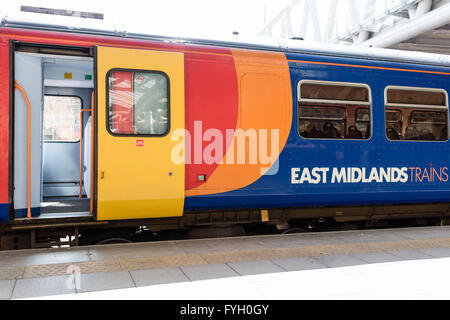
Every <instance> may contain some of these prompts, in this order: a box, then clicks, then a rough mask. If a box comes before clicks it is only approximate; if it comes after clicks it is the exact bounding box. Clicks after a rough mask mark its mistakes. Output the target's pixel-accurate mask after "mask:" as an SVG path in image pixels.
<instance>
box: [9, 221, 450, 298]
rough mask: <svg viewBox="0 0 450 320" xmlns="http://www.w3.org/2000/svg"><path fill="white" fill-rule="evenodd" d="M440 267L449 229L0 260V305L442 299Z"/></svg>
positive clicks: (69, 251)
mask: <svg viewBox="0 0 450 320" xmlns="http://www.w3.org/2000/svg"><path fill="white" fill-rule="evenodd" d="M449 267H450V226H442V227H416V228H398V229H378V230H363V231H361V230H358V231H339V232H320V233H297V234H285V235H264V236H251V237H237V238H221V239H201V240H179V241H161V242H147V243H129V244H109V245H100V246H99V245H97V246H86V247H74V248H59V249H34V250H21V251H20V250H19V251H3V252H0V299H23V298H55V297H57V298H58V299H66V298H67V299H77V298H78V299H85V298H87V299H89V298H92V299H104V298H107V297H110V298H113V299H114V298H117V299H126V298H131V299H136V298H139V299H197V298H198V299H323V298H325V299H341V298H342V299H352V298H380V299H386V298H394V299H396V298H398V299H402V298H421V297H422V296H423V298H440V297H443V298H449V297H450V292H449V290H448V288H449V286H450V279H449V280H447V278H448V277H447V276H446V273H447V271H446V270H448V268H449ZM105 290H108V291H105ZM439 290H441V291H439ZM439 293H442V294H443V295H439ZM445 295H446V296H445Z"/></svg>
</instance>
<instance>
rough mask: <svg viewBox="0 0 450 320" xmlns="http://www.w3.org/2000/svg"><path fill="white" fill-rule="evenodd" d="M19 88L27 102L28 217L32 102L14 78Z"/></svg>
mask: <svg viewBox="0 0 450 320" xmlns="http://www.w3.org/2000/svg"><path fill="white" fill-rule="evenodd" d="M17 89H19V90H20V91H21V92H22V94H23V97H24V98H25V102H26V103H27V193H28V194H27V218H31V159H30V154H31V142H30V141H31V104H30V100H28V96H27V93H26V92H25V90H24V89H23V88H22V87H21V86H20V85H19V84H18V83H17V80H14V90H17Z"/></svg>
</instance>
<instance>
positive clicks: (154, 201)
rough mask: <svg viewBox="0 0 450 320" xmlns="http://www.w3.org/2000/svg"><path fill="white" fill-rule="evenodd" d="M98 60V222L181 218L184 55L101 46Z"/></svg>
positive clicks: (97, 54) (97, 55)
mask: <svg viewBox="0 0 450 320" xmlns="http://www.w3.org/2000/svg"><path fill="white" fill-rule="evenodd" d="M96 58H97V61H96V64H97V77H96V81H97V89H96V90H97V93H96V95H97V102H98V105H97V107H96V109H97V111H96V114H95V116H96V119H95V120H96V133H97V147H98V148H97V153H96V158H97V170H96V180H97V191H96V195H97V197H96V198H97V219H98V220H119V219H120V220H126V219H145V218H160V217H175V216H181V215H182V214H183V207H184V194H185V171H184V161H182V163H180V161H177V160H176V159H172V153H173V152H174V150H178V151H179V152H175V153H178V154H180V153H182V154H184V142H183V141H184V139H183V138H184V128H185V120H184V119H185V114H184V112H185V111H184V110H185V108H184V56H183V54H182V53H173V52H163V51H151V50H137V49H122V48H111V47H101V46H99V47H97V48H96ZM174 132H175V133H176V135H177V136H176V139H172V137H173V136H174V135H173V133H174ZM180 148H182V149H180ZM174 160H175V161H174Z"/></svg>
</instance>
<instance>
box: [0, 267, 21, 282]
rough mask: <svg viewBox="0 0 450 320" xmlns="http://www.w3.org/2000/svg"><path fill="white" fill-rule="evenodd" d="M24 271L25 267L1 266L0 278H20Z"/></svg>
mask: <svg viewBox="0 0 450 320" xmlns="http://www.w3.org/2000/svg"><path fill="white" fill-rule="evenodd" d="M24 272H25V267H3V268H0V280H15V279H20V278H22V276H23V273H24Z"/></svg>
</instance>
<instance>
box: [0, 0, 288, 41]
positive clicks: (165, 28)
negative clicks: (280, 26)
mask: <svg viewBox="0 0 450 320" xmlns="http://www.w3.org/2000/svg"><path fill="white" fill-rule="evenodd" d="M289 2H290V0H227V1H219V0H190V1H186V0H184V1H183V0H147V1H138V0H127V1H110V0H109V1H105V0H97V1H92V0H90V1H89V0H77V1H71V0H66V1H61V0H59V1H58V0H56V1H54V0H46V1H42V0H41V1H39V0H34V1H30V0H8V1H3V3H2V6H1V8H0V12H1V13H2V14H4V13H5V12H6V13H7V14H8V16H10V17H13V16H17V15H18V14H17V13H19V15H20V16H21V17H25V19H30V20H32V19H34V18H36V16H37V15H36V14H31V13H20V12H19V11H20V5H29V6H37V7H46V8H56V9H69V10H78V11H89V12H99V13H103V14H104V17H105V21H103V22H102V24H103V25H105V24H110V25H115V26H116V28H118V29H120V28H123V26H125V28H126V30H127V31H129V32H139V33H150V34H161V35H173V36H199V37H216V36H226V35H231V34H232V32H233V31H238V32H239V33H240V35H246V36H255V35H256V34H257V33H258V32H259V31H261V29H262V27H263V26H264V12H265V7H266V12H267V17H268V18H267V19H269V16H270V15H271V16H274V15H275V14H276V13H278V12H279V11H280V10H281V9H282V8H283V7H285V6H286V5H287V4H288V3H289ZM38 16H41V17H40V21H42V19H46V20H48V19H52V20H55V19H54V18H56V20H58V18H61V19H59V20H60V21H62V22H63V23H65V22H68V21H71V20H73V19H71V18H68V17H49V16H47V15H38ZM83 20H85V19H83ZM87 23H88V22H86V21H85V22H83V26H85V25H86V24H87ZM89 23H90V24H94V25H95V23H94V22H92V21H90V22H89ZM97 24H99V23H97Z"/></svg>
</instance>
